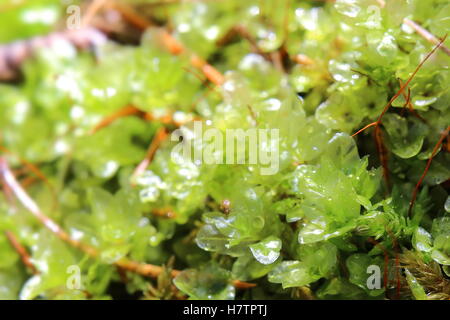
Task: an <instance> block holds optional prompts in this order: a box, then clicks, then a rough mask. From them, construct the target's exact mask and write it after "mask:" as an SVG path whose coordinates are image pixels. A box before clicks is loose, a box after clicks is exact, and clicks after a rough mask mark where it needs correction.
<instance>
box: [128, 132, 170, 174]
mask: <svg viewBox="0 0 450 320" xmlns="http://www.w3.org/2000/svg"><path fill="white" fill-rule="evenodd" d="M167 136H168V133H167V131H166V128H165V127H161V128H159V129H158V131H157V132H156V134H155V136H154V137H153V140H152V142H151V143H150V146H149V147H148V150H147V154H146V156H145V158H144V160H142V161H141V163H139V165H138V166H137V167H136V169H135V170H134V172H133V174H132V180H134V179H133V178H136V177H138V176H140V175H141V174H142V173H143V172H144V171H145V169H146V168H147V167H148V166H149V164H150V162H151V161H152V159H153V157H154V156H155V153H156V151H157V150H158V148H159V146H160V145H161V143H162V142H163V141H164V140H165V139H166V138H167Z"/></svg>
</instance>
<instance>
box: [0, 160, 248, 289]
mask: <svg viewBox="0 0 450 320" xmlns="http://www.w3.org/2000/svg"><path fill="white" fill-rule="evenodd" d="M0 178H1V179H3V181H4V183H5V184H7V185H8V186H9V187H10V188H11V190H12V192H13V193H14V195H15V196H16V198H17V199H18V200H19V201H20V202H21V203H22V205H23V206H24V207H25V208H26V209H27V210H28V211H29V212H30V213H31V214H33V216H35V217H36V218H37V219H38V220H39V222H41V223H42V224H43V225H44V226H45V227H46V228H47V229H49V230H50V231H51V232H52V233H53V234H54V235H56V236H57V237H58V238H59V239H61V240H62V241H64V242H66V243H68V244H69V245H71V246H72V247H74V248H77V249H79V250H81V251H82V252H84V253H86V254H87V255H88V256H90V257H92V258H96V257H98V256H99V252H98V251H97V249H96V248H94V247H92V246H90V245H87V244H84V243H82V242H81V241H79V240H76V239H73V238H72V237H71V236H70V235H69V234H68V233H67V232H65V231H64V230H63V229H62V228H61V227H60V226H59V225H58V224H57V223H56V222H54V221H53V220H52V219H50V218H49V217H47V216H46V215H45V214H44V213H43V212H42V211H41V209H40V208H39V207H38V205H37V204H36V202H34V200H33V199H31V197H30V196H29V195H28V194H27V193H26V191H25V190H24V189H23V188H22V187H21V186H20V184H19V183H18V182H17V180H16V178H15V177H14V175H13V174H12V172H11V169H10V168H9V166H8V163H7V162H6V160H5V159H4V158H2V157H0ZM114 265H116V266H118V267H120V268H122V269H124V270H127V271H131V272H135V273H137V274H140V275H142V276H148V277H152V278H156V277H157V276H158V275H159V274H160V273H161V272H162V271H163V267H160V266H156V265H153V264H147V263H141V262H137V261H132V260H128V259H126V258H124V259H121V260H119V261H116V262H115V263H114ZM180 273H181V271H180V270H172V272H171V275H172V277H176V276H177V275H178V274H180ZM232 283H233V285H234V286H235V287H236V288H240V289H246V288H252V287H254V286H256V285H255V284H254V283H248V282H242V281H239V280H233V281H232Z"/></svg>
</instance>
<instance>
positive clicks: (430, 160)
mask: <svg viewBox="0 0 450 320" xmlns="http://www.w3.org/2000/svg"><path fill="white" fill-rule="evenodd" d="M449 131H450V126H448V127H447V129H445V130H444V132H442V134H441V137H440V138H439V141H438V142H437V143H436V145H435V146H434V148H433V152H432V153H431V156H430V158H429V159H428V161H427V165H426V166H425V170H424V171H423V173H422V176H421V177H420V179H419V181H418V182H417V184H416V187H415V188H414V191H413V194H412V198H411V202H410V203H409V209H408V216H409V217H411V213H412V209H413V207H414V203H415V201H416V198H417V193H418V191H419V188H420V185H421V184H422V182H423V179H425V176H426V175H427V173H428V170H429V169H430V166H431V162H432V161H433V158H434V157H435V156H436V154H437V153H438V151H439V148H440V147H441V144H442V142H443V141H444V139H445V138H446V137H447V136H448V134H449Z"/></svg>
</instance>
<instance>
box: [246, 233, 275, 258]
mask: <svg viewBox="0 0 450 320" xmlns="http://www.w3.org/2000/svg"><path fill="white" fill-rule="evenodd" d="M280 250H281V240H280V239H278V238H277V237H274V236H270V237H267V238H266V239H264V240H262V241H261V242H258V243H255V244H252V245H250V251H251V252H252V254H253V256H254V257H255V259H256V260H258V261H259V262H260V263H262V264H272V263H274V262H275V261H276V260H277V259H278V257H279V256H280Z"/></svg>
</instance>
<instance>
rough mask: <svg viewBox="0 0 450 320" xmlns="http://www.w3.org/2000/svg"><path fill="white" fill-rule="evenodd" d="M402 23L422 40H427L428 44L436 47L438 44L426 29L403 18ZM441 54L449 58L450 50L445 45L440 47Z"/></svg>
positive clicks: (438, 41)
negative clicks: (443, 53)
mask: <svg viewBox="0 0 450 320" xmlns="http://www.w3.org/2000/svg"><path fill="white" fill-rule="evenodd" d="M403 22H404V23H405V24H407V25H408V26H410V27H411V28H413V29H414V31H416V32H417V33H418V34H419V35H420V36H421V37H422V38H424V39H425V40H427V41H428V42H430V43H432V44H434V45H437V44H439V43H440V40H439V39H438V38H437V37H436V36H435V35H433V34H432V33H431V32H429V31H428V30H427V29H425V28H423V27H422V26H421V25H419V24H418V23H416V22H414V21H412V20H410V19H408V18H405V19H403ZM439 48H440V49H441V50H442V51H443V52H445V53H446V54H447V55H448V56H450V49H449V48H447V47H446V46H445V45H443V44H442V45H441V46H440V47H439Z"/></svg>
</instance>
